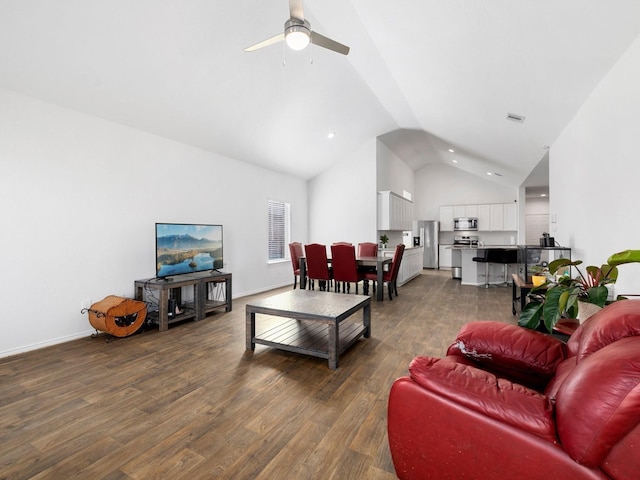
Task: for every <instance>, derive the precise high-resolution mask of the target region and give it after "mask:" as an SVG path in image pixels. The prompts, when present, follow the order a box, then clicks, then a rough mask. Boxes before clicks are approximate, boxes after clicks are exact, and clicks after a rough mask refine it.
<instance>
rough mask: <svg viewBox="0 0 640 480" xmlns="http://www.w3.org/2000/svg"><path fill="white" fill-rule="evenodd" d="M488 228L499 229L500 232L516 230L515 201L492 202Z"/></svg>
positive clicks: (516, 211) (516, 209)
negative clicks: (489, 226)
mask: <svg viewBox="0 0 640 480" xmlns="http://www.w3.org/2000/svg"><path fill="white" fill-rule="evenodd" d="M478 222H479V221H478ZM490 230H493V231H500V232H504V231H516V230H518V208H517V204H515V203H497V204H492V205H491V228H490Z"/></svg>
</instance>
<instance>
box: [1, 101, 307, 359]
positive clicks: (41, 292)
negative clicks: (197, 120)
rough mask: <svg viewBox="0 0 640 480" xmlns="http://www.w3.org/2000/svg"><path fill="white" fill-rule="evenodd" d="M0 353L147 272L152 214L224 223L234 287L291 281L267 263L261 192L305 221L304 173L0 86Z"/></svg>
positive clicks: (54, 329)
mask: <svg viewBox="0 0 640 480" xmlns="http://www.w3.org/2000/svg"><path fill="white" fill-rule="evenodd" d="M0 163H1V165H2V174H1V177H0V204H1V206H2V208H1V210H0V225H1V229H2V230H1V234H0V251H1V252H3V253H4V258H3V261H2V288H1V289H0V292H2V293H1V294H0V295H2V297H1V302H2V315H1V316H0V326H1V327H2V332H3V333H2V335H1V336H0V356H5V355H8V354H12V353H17V352H19V351H24V350H29V349H33V348H38V347H40V346H44V345H47V344H53V343H58V342H61V341H64V340H67V339H70V338H75V337H77V336H82V335H88V334H89V333H90V331H91V330H92V329H91V327H90V325H89V323H88V320H87V317H86V315H81V314H80V310H81V300H82V299H88V298H90V299H92V301H93V302H96V301H99V300H101V299H102V298H104V297H105V296H107V295H113V294H115V295H122V294H124V295H127V296H132V295H133V282H134V280H136V279H141V278H146V277H152V276H154V274H155V256H154V255H155V254H154V249H155V243H154V224H155V222H185V223H221V224H223V225H224V248H225V250H224V256H225V263H226V265H225V270H226V271H229V272H232V273H233V292H234V296H241V295H244V294H248V293H253V292H257V291H262V290H266V289H270V288H273V287H276V286H280V285H284V284H287V283H290V282H291V281H292V280H293V278H292V272H291V265H290V263H288V262H287V263H281V264H276V265H268V264H267V261H266V258H267V200H268V199H269V198H273V199H278V200H283V201H286V202H290V203H291V205H292V206H291V212H292V224H293V232H292V236H293V237H294V238H304V236H305V235H306V232H307V184H306V182H304V181H302V180H299V179H295V178H293V177H288V176H285V175H280V174H277V173H274V172H271V171H268V170H265V169H262V168H257V167H254V166H251V165H249V164H246V163H242V162H239V161H235V160H231V159H229V158H224V157H221V156H219V155H215V154H212V153H210V152H206V151H203V150H200V149H197V148H194V147H190V146H187V145H184V144H179V143H176V142H173V141H170V140H167V139H164V138H161V137H157V136H154V135H150V134H147V133H143V132H140V131H137V130H133V129H130V128H127V127H124V126H121V125H117V124H114V123H110V122H107V121H103V120H101V119H98V118H95V117H91V116H87V115H83V114H80V113H77V112H74V111H71V110H66V109H62V108H59V107H56V106H53V105H50V104H46V103H43V102H40V101H37V100H34V99H31V98H28V97H25V96H21V95H17V94H14V93H12V92H9V91H6V90H0Z"/></svg>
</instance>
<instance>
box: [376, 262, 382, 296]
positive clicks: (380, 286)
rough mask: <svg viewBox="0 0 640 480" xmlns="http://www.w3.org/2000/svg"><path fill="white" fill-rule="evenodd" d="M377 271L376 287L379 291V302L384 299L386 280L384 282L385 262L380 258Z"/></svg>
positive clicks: (377, 294) (377, 293)
mask: <svg viewBox="0 0 640 480" xmlns="http://www.w3.org/2000/svg"><path fill="white" fill-rule="evenodd" d="M376 273H377V278H378V279H377V280H376V284H377V285H376V287H377V288H378V291H377V292H376V300H377V301H378V302H381V301H383V300H384V282H383V280H382V279H383V278H384V263H383V262H382V261H380V260H378V265H377V267H376Z"/></svg>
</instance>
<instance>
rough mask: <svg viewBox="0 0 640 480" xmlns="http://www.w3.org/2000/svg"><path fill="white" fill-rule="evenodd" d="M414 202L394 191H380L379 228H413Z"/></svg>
mask: <svg viewBox="0 0 640 480" xmlns="http://www.w3.org/2000/svg"><path fill="white" fill-rule="evenodd" d="M412 228H413V202H412V201H411V200H407V199H406V198H404V197H401V196H400V195H398V194H395V193H393V192H388V191H387V192H378V230H411V229H412Z"/></svg>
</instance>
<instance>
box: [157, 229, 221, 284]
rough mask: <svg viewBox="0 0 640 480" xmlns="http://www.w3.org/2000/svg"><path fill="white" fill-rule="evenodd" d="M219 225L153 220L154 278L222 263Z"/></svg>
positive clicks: (213, 267) (213, 266) (215, 267)
mask: <svg viewBox="0 0 640 480" xmlns="http://www.w3.org/2000/svg"><path fill="white" fill-rule="evenodd" d="M222 252H223V242H222V225H206V224H186V223H156V276H157V277H158V278H164V277H169V276H173V275H182V274H185V273H195V272H202V271H207V270H217V269H219V268H222V266H223V264H224V263H223V257H222Z"/></svg>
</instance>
